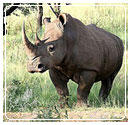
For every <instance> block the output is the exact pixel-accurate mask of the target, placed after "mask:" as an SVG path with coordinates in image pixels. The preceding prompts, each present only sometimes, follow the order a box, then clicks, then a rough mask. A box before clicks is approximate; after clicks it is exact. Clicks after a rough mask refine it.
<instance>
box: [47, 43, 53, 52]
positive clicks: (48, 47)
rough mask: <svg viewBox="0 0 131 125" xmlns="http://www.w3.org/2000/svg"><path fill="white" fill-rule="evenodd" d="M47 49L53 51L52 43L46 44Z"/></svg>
mask: <svg viewBox="0 0 131 125" xmlns="http://www.w3.org/2000/svg"><path fill="white" fill-rule="evenodd" d="M47 51H48V52H53V51H54V45H52V44H51V45H48V46H47Z"/></svg>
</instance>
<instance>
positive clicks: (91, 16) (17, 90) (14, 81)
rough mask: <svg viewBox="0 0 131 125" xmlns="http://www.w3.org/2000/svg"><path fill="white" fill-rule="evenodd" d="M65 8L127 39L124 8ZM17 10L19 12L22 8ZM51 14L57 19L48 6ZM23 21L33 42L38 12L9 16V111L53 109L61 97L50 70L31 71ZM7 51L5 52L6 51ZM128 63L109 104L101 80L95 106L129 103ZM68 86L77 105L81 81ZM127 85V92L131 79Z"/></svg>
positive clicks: (91, 100) (93, 99)
mask: <svg viewBox="0 0 131 125" xmlns="http://www.w3.org/2000/svg"><path fill="white" fill-rule="evenodd" d="M125 7H126V8H127V5H125ZM62 11H63V12H68V13H70V14H71V15H73V16H74V17H77V18H79V19H80V20H81V21H82V22H83V23H85V24H86V25H87V24H89V23H95V24H97V26H100V27H102V28H104V29H106V30H107V31H110V32H112V33H114V34H116V35H118V36H119V37H120V38H121V39H122V40H123V42H124V40H125V37H124V35H125V33H124V26H125V24H124V17H125V15H124V10H123V7H118V6H117V7H99V6H97V7H80V8H78V7H62ZM17 13H19V11H18V12H17ZM48 14H49V16H52V17H53V18H54V15H53V14H52V12H51V11H50V10H49V8H47V7H45V10H44V15H45V16H47V15H48ZM23 20H26V29H27V35H28V36H29V38H30V39H31V40H32V41H33V40H34V34H32V32H33V33H34V32H35V27H36V13H35V12H32V14H31V15H29V16H28V17H24V16H22V15H21V16H20V17H16V16H15V15H11V16H9V17H7V24H8V25H7V30H8V34H7V35H6V64H5V63H4V66H5V65H6V79H5V78H4V81H3V83H4V84H5V82H6V90H7V91H6V109H7V112H30V111H40V110H41V108H48V109H52V107H54V106H56V107H57V106H58V104H59V103H58V102H59V101H58V99H59V96H58V94H57V92H56V90H55V87H54V86H53V84H52V82H51V80H50V78H49V74H48V71H47V72H46V73H44V74H30V73H28V72H27V69H26V61H27V57H26V55H25V52H24V48H23V43H22V35H21V26H22V22H23ZM29 22H30V24H31V25H30V24H29ZM126 23H127V22H126ZM31 27H32V29H33V31H32V30H31ZM43 29H44V26H43ZM127 31H128V30H127ZM126 37H127V36H126ZM3 50H4V48H3ZM3 54H5V50H4V51H3ZM125 56H127V55H125ZM124 59H125V57H124ZM127 61H128V59H127ZM4 62H5V59H4ZM125 65H126V67H127V66H128V62H126V64H125V61H123V66H122V68H121V70H120V72H119V74H118V75H117V77H116V79H115V81H114V84H113V88H112V91H111V94H110V96H109V97H108V101H107V103H106V104H102V103H101V102H100V101H99V99H98V94H99V89H100V82H99V83H96V84H94V86H93V87H92V89H91V92H90V95H89V100H88V102H89V104H90V105H91V106H92V107H118V108H120V107H124V106H125ZM4 72H5V71H4ZM127 77H128V72H126V78H127ZM68 88H69V92H70V97H69V105H70V106H71V107H72V108H73V106H74V105H75V103H76V101H77V98H76V91H77V84H76V83H74V82H72V81H71V80H70V81H69V83H68ZM126 88H127V89H126V93H127V92H128V81H127V85H126ZM126 98H127V97H126ZM127 103H128V98H127ZM4 104H5V103H4ZM48 113H49V112H48Z"/></svg>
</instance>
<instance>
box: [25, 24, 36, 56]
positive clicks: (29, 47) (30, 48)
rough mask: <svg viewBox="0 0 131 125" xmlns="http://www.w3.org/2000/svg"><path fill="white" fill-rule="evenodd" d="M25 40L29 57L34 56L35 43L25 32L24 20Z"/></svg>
mask: <svg viewBox="0 0 131 125" xmlns="http://www.w3.org/2000/svg"><path fill="white" fill-rule="evenodd" d="M22 30H23V42H24V46H25V50H26V54H27V56H29V57H33V55H34V52H35V51H36V48H35V45H33V44H32V43H31V42H30V41H29V40H28V38H27V35H26V33H25V22H23V28H22Z"/></svg>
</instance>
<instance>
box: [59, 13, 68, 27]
mask: <svg viewBox="0 0 131 125" xmlns="http://www.w3.org/2000/svg"><path fill="white" fill-rule="evenodd" d="M59 20H60V22H61V23H62V25H63V26H64V25H65V24H66V21H67V19H66V14H64V13H63V14H60V15H59Z"/></svg>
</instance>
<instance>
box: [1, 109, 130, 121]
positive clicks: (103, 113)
mask: <svg viewBox="0 0 131 125" xmlns="http://www.w3.org/2000/svg"><path fill="white" fill-rule="evenodd" d="M65 111H66V112H65ZM39 115H40V114H38V113H36V112H32V113H27V112H25V113H21V112H17V113H14V112H7V113H6V116H5V113H4V114H3V118H4V121H5V122H9V121H11V122H20V121H26V122H30V121H34V122H38V121H43V122H44V121H45V118H44V117H41V118H39V117H38V116H39ZM41 116H44V115H42V114H41ZM56 118H57V119H59V120H57V121H64V122H66V121H70V122H76V121H78V122H79V121H82V122H100V121H103V122H107V121H114V122H117V121H119V122H128V109H127V110H126V116H125V109H124V108H85V109H83V108H81V109H79V110H77V109H66V110H61V111H60V114H59V117H57V116H56V114H55V113H52V117H51V119H52V120H49V119H50V118H48V120H47V121H56V120H54V119H56ZM21 119H23V120H21ZM31 119H34V120H31ZM35 119H36V120H35ZM38 119H39V120H38Z"/></svg>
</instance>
